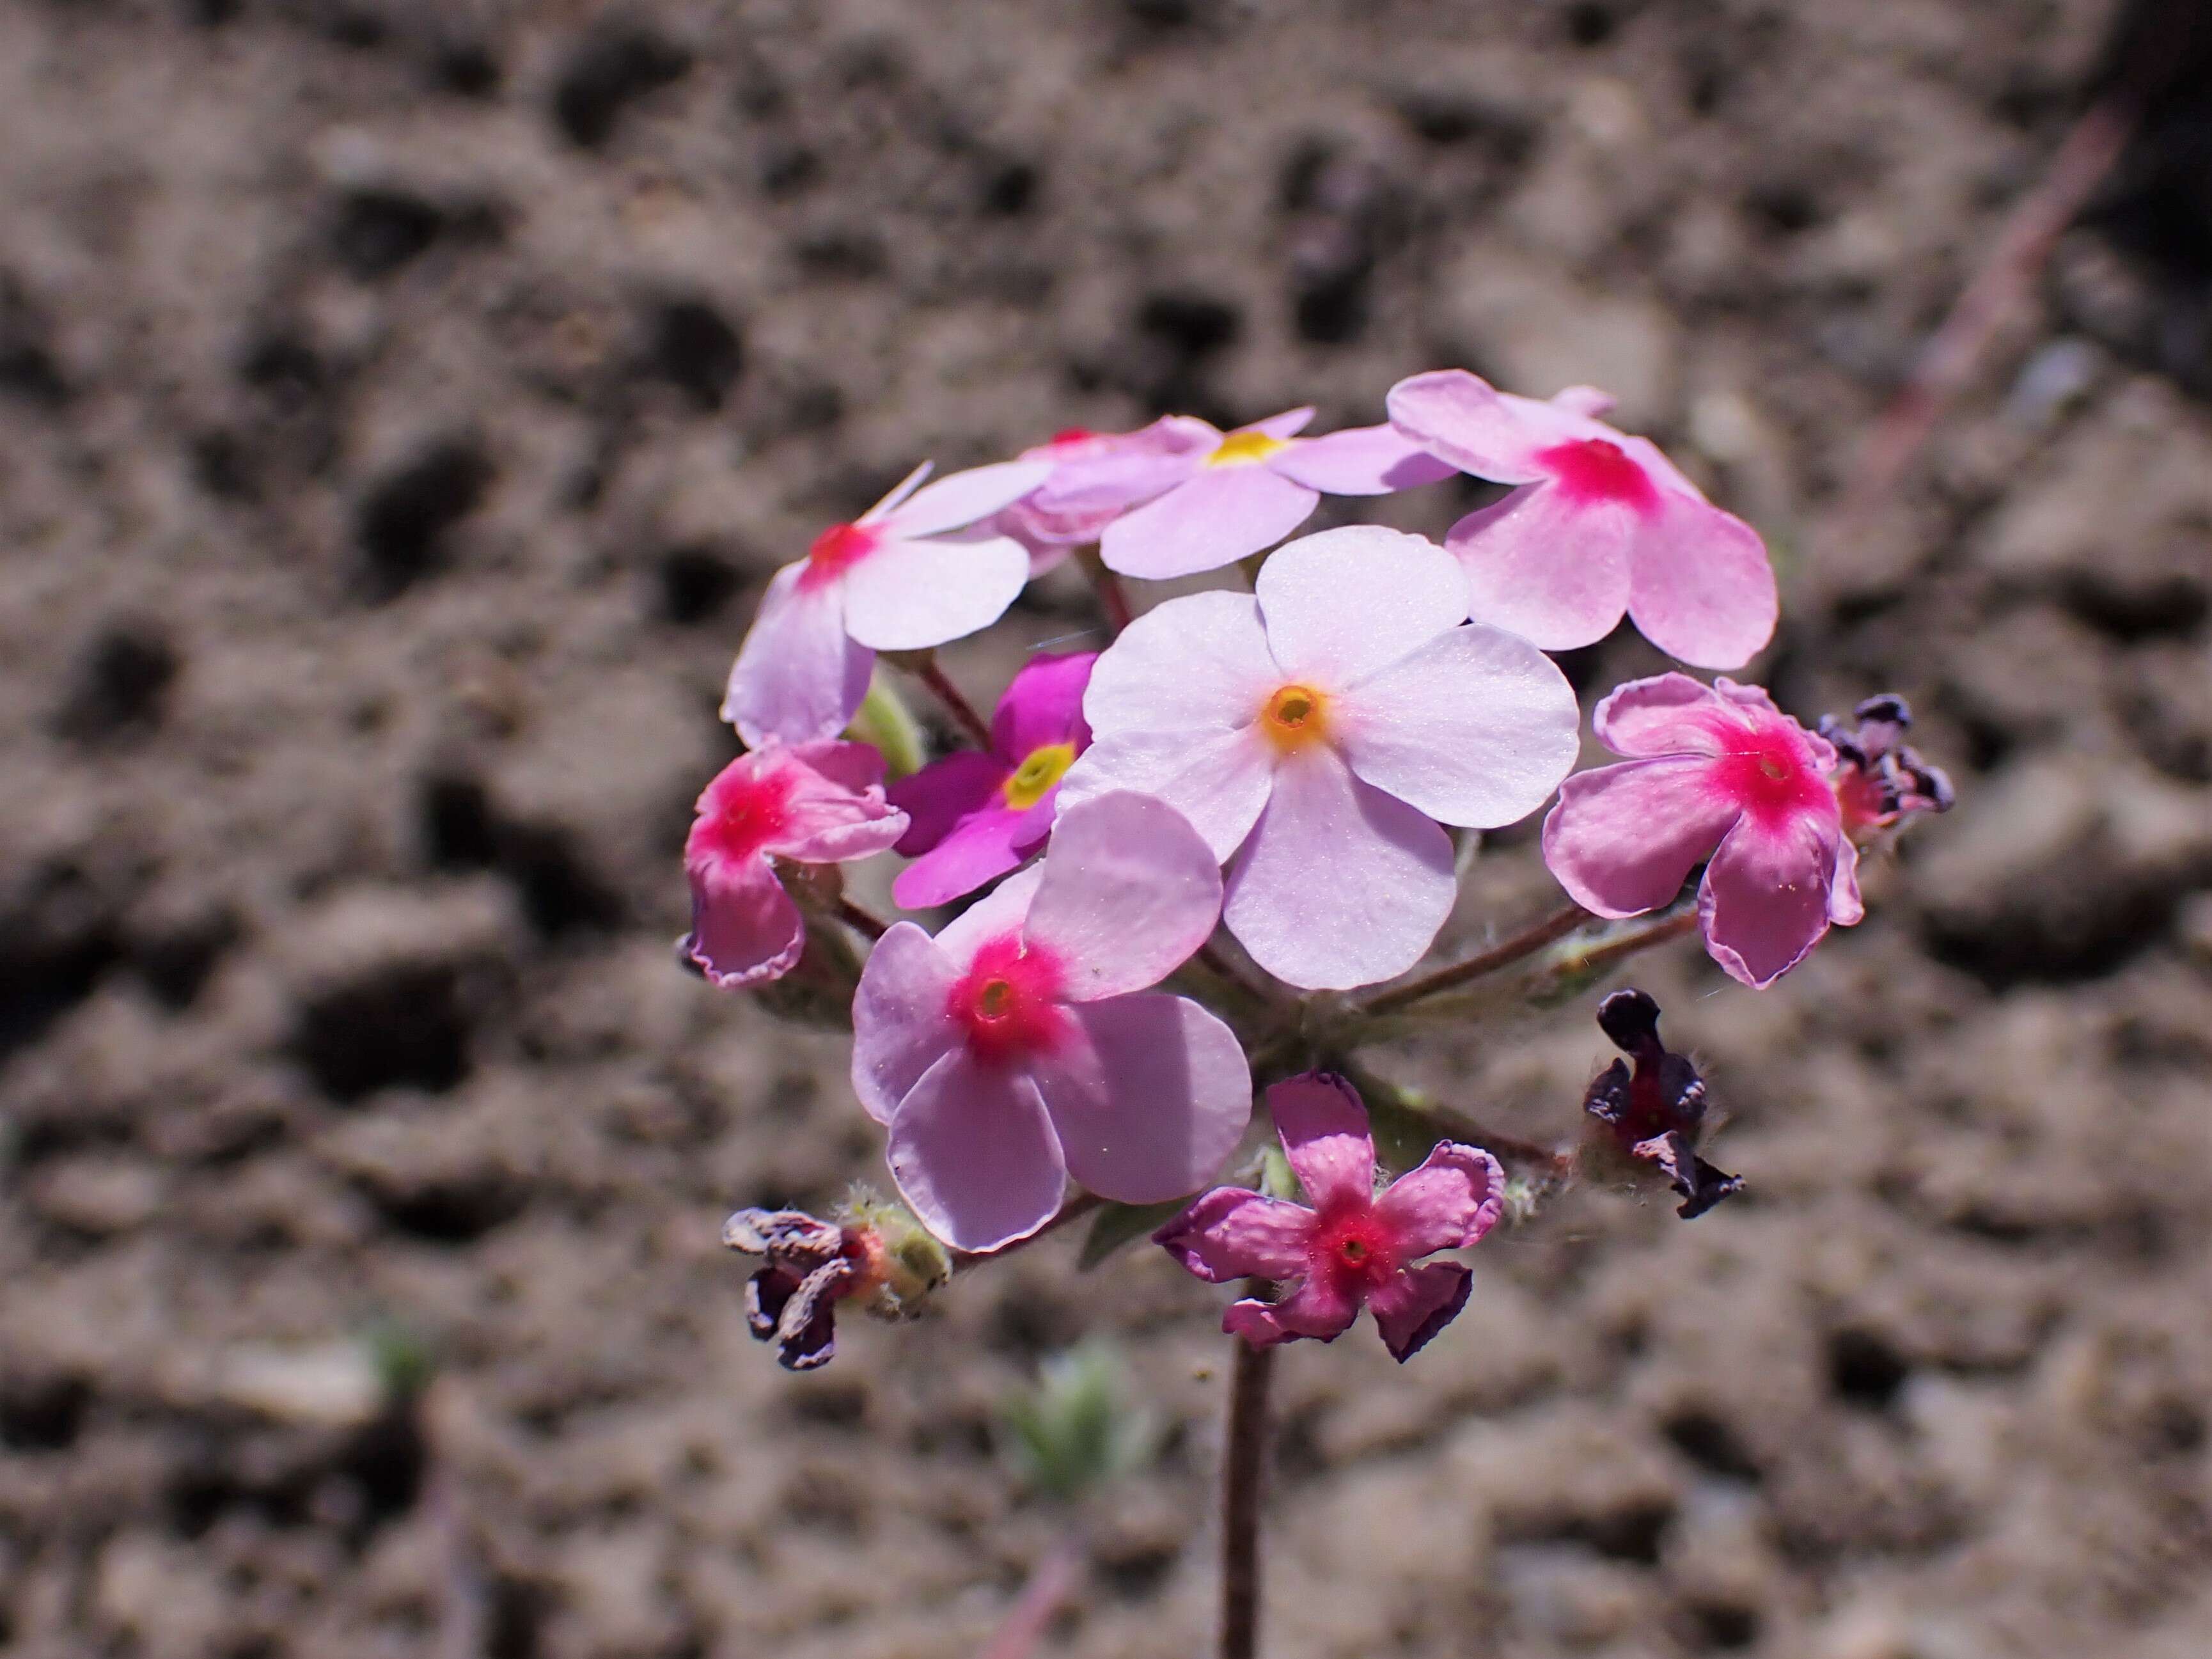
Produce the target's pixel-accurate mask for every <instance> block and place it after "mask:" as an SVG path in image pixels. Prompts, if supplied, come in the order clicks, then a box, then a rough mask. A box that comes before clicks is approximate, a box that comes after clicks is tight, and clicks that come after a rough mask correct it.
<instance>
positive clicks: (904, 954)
mask: <svg viewBox="0 0 2212 1659" xmlns="http://www.w3.org/2000/svg"><path fill="white" fill-rule="evenodd" d="M1220 908H1221V876H1220V872H1219V870H1218V868H1217V867H1216V864H1215V860H1214V857H1213V854H1212V853H1211V852H1210V851H1209V850H1208V849H1207V848H1206V843H1205V842H1203V841H1202V840H1200V838H1199V836H1198V834H1197V832H1196V831H1194V829H1192V828H1191V827H1190V825H1189V824H1188V823H1185V822H1184V821H1183V820H1182V817H1179V816H1178V815H1177V814H1176V811H1174V809H1173V808H1172V807H1170V806H1169V805H1166V804H1164V803H1163V802H1161V801H1158V800H1154V799H1149V798H1146V797H1144V796H1140V795H1133V794H1128V793H1117V794H1110V795H1104V796H1101V797H1100V798H1098V799H1095V800H1092V801H1090V802H1087V803H1086V804H1085V805H1081V806H1070V807H1068V808H1067V809H1066V811H1063V812H1062V813H1061V814H1060V821H1059V823H1057V825H1056V826H1055V827H1054V830H1053V835H1052V839H1051V842H1050V843H1049V845H1048V847H1047V848H1046V849H1045V856H1044V858H1043V860H1042V862H1040V863H1039V864H1038V865H1036V866H1035V867H1034V868H1032V869H1030V870H1024V871H1023V872H1020V873H1019V874H1017V875H1014V876H1011V877H1009V878H1007V879H1006V881H1005V882H1003V883H1001V884H1000V886H999V887H998V888H997V889H996V890H994V891H993V892H992V893H991V894H990V896H987V898H985V899H983V900H982V901H981V902H979V903H977V904H976V905H975V907H974V908H971V909H969V911H967V912H966V913H965V914H964V915H962V916H961V917H960V918H959V919H958V920H957V921H954V922H952V923H951V925H950V926H948V927H945V930H944V931H943V932H942V933H939V934H938V935H937V936H936V937H935V938H934V939H933V938H931V937H930V936H929V935H928V934H927V933H924V932H923V931H922V930H921V928H919V927H915V925H914V924H913V923H912V922H901V923H899V924H898V925H897V926H896V927H893V928H892V929H891V930H890V932H889V933H885V934H884V937H883V939H881V940H880V941H878V944H877V945H876V949H875V953H874V954H873V955H872V956H871V957H869V958H868V965H867V968H866V971H865V972H864V973H863V974H862V975H861V977H860V990H859V992H858V994H856V995H855V996H854V1001H853V1087H854V1091H856V1092H857V1093H858V1094H859V1096H860V1103H861V1104H862V1105H863V1106H865V1107H866V1109H867V1110H868V1112H869V1113H870V1115H872V1116H873V1117H874V1118H876V1120H877V1121H879V1122H882V1123H884V1124H886V1125H888V1126H889V1128H890V1166H891V1173H892V1175H893V1176H894V1177H895V1178H896V1181H897V1182H898V1186H899V1191H900V1193H901V1194H902V1195H903V1196H904V1197H905V1199H906V1200H907V1202H908V1205H909V1206H912V1208H913V1210H914V1212H915V1214H916V1215H918V1216H919V1217H921V1220H922V1223H923V1225H926V1226H927V1227H928V1228H929V1230H930V1231H932V1232H933V1233H935V1234H937V1236H938V1237H940V1238H942V1239H944V1240H945V1242H946V1243H949V1244H951V1245H952V1246H954V1247H955V1248H956V1249H963V1250H977V1251H981V1250H991V1249H997V1248H999V1247H1000V1245H1003V1244H1006V1243H1011V1242H1012V1241H1013V1240H1015V1239H1017V1238H1021V1237H1026V1236H1027V1235H1028V1234H1030V1233H1033V1232H1035V1231H1036V1230H1037V1229H1038V1228H1039V1227H1042V1225H1044V1224H1045V1223H1046V1222H1047V1221H1048V1220H1050V1219H1051V1218H1052V1215H1053V1212H1054V1211H1055V1210H1056V1209H1058V1207H1059V1206H1060V1199H1061V1196H1062V1194H1063V1191H1064V1188H1065V1186H1066V1177H1067V1176H1070V1175H1073V1176H1074V1178H1075V1179H1076V1180H1077V1181H1078V1182H1080V1183H1081V1184H1082V1185H1083V1186H1085V1187H1086V1188H1089V1189H1090V1190H1091V1191H1092V1192H1094V1193H1096V1194H1098V1195H1099V1196H1101V1197H1103V1198H1110V1199H1116V1200H1121V1201H1123V1202H1126V1203H1131V1204H1152V1203H1158V1202H1160V1201H1162V1200H1166V1199H1170V1198H1176V1197H1180V1196H1181V1195H1182V1194H1185V1193H1188V1192H1191V1191H1194V1190H1195V1189H1196V1188H1198V1187H1199V1186H1200V1185H1201V1184H1202V1183H1203V1182H1205V1180H1206V1177H1207V1176H1210V1175H1212V1173H1213V1171H1214V1170H1216V1169H1217V1168H1218V1167H1219V1165H1220V1164H1221V1161H1222V1159H1223V1158H1226V1157H1227V1156H1228V1155H1229V1152H1230V1151H1231V1149H1232V1148H1233V1147H1234V1146H1236V1144H1237V1139H1238V1137H1240V1136H1241V1135H1242V1134H1243V1133H1244V1126H1245V1124H1246V1123H1247V1122H1248V1121H1249V1119H1250V1117H1251V1112H1252V1079H1251V1073H1250V1070H1249V1067H1248V1066H1246V1064H1245V1060H1244V1052H1243V1049H1242V1048H1240V1047H1238V1045H1237V1039H1236V1037H1235V1036H1234V1035H1233V1034H1231V1031H1230V1030H1229V1028H1228V1027H1227V1026H1226V1025H1225V1024H1222V1023H1221V1021H1220V1020H1218V1019H1217V1018H1215V1017H1214V1016H1213V1015H1212V1014H1211V1013H1208V1012H1206V1010H1205V1009H1203V1008H1201V1007H1200V1006H1198V1004H1196V1003H1195V1002H1193V1001H1191V1000H1188V998H1185V997H1180V996H1175V995H1172V994H1164V993H1158V992H1153V991H1151V990H1150V989H1149V987H1152V986H1153V985H1156V984H1158V982H1159V981H1161V980H1162V979H1164V978H1165V977H1166V976H1167V975H1169V974H1170V973H1171V972H1173V971H1174V969H1176V968H1177V967H1178V966H1180V965H1181V964H1182V963H1183V962H1184V961H1185V960H1186V959H1187V958H1188V957H1189V956H1190V955H1191V954H1192V953H1193V952H1194V951H1196V950H1197V949H1198V948H1199V946H1200V945H1203V944H1204V943H1205V942H1206V938H1207V936H1208V935H1209V934H1211V933H1212V931H1213V926H1214V922H1215V920H1216V918H1217V917H1218V915H1219V914H1220Z"/></svg>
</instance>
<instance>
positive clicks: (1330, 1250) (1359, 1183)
mask: <svg viewBox="0 0 2212 1659" xmlns="http://www.w3.org/2000/svg"><path fill="white" fill-rule="evenodd" d="M1267 1109H1268V1110H1269V1111H1270V1112H1271V1113H1273V1115H1274V1119H1275V1132H1276V1133H1277V1134H1279V1135H1280V1136H1281V1137H1282V1141H1283V1152H1284V1155H1285V1157H1286V1158H1289V1160H1290V1164H1291V1169H1292V1170H1295V1171H1296V1172H1297V1177H1298V1182H1299V1184H1300V1185H1301V1186H1303V1187H1304V1188H1305V1191H1306V1196H1307V1198H1309V1199H1310V1200H1312V1207H1311V1208H1308V1207H1307V1206H1304V1205H1303V1204H1291V1203H1286V1202H1285V1201H1284V1200H1280V1199H1273V1198H1263V1197H1261V1195H1260V1194H1258V1193H1255V1192H1250V1191H1248V1190H1246V1189H1245V1188H1242V1187H1216V1188H1214V1189H1213V1190H1212V1192H1210V1193H1208V1194H1206V1195H1205V1196H1204V1197H1203V1198H1201V1199H1200V1200H1198V1201H1197V1202H1196V1203H1195V1204H1194V1205H1192V1206H1190V1208H1188V1210H1185V1211H1184V1212H1182V1214H1181V1215H1179V1216H1177V1217H1176V1218H1175V1219H1174V1220H1173V1221H1170V1223H1168V1225H1166V1226H1164V1227H1163V1228H1161V1229H1160V1230H1159V1231H1158V1232H1157V1233H1155V1234H1153V1235H1152V1237H1153V1240H1154V1242H1155V1243H1158V1244H1160V1245H1161V1246H1163V1247H1164V1249H1166V1250H1167V1251H1168V1253H1169V1254H1170V1255H1172V1256H1174V1257H1175V1259H1176V1261H1180V1262H1182V1265H1183V1266H1184V1267H1188V1269H1190V1271H1191V1272H1192V1273H1196V1274H1197V1275H1198V1276H1199V1277H1200V1279H1206V1280H1207V1281H1208V1282H1209V1283H1212V1284H1216V1285H1218V1284H1220V1283H1222V1282H1223V1281H1224V1280H1225V1279H1274V1280H1277V1281H1279V1283H1281V1284H1282V1285H1285V1286H1286V1287H1287V1294H1285V1296H1284V1297H1283V1298H1282V1299H1281V1300H1280V1301H1279V1302H1275V1303H1272V1304H1270V1303H1266V1302H1259V1301H1244V1302H1239V1303H1237V1304H1235V1305H1234V1306H1232V1307H1231V1308H1230V1310H1228V1312H1227V1313H1226V1314H1225V1315H1224V1316H1222V1320H1221V1328H1222V1329H1223V1330H1225V1331H1227V1332H1229V1333H1230V1334H1231V1335H1235V1336H1242V1337H1243V1339H1244V1340H1246V1341H1248V1342H1249V1343H1250V1344H1251V1345H1252V1346H1254V1347H1255V1348H1264V1347H1267V1346H1271V1345H1273V1344H1274V1343H1277V1342H1284V1341H1288V1340H1291V1338H1293V1337H1300V1336H1310V1337H1315V1338H1317V1339H1319V1340H1321V1341H1323V1342H1331V1341H1334V1340H1336V1339H1337V1338H1338V1337H1340V1336H1341V1335H1343V1334H1344V1333H1345V1332H1346V1331H1347V1330H1349V1329H1351V1328H1352V1321H1353V1319H1355V1318H1356V1317H1358V1313H1359V1309H1360V1306H1361V1304H1363V1303H1364V1304H1366V1306H1367V1307H1369V1308H1370V1309H1371V1310H1373V1311H1374V1315H1375V1325H1376V1329H1378V1330H1379V1331H1381V1332H1382V1334H1383V1346H1386V1347H1388V1348H1389V1350H1390V1352H1391V1355H1392V1357H1393V1358H1395V1359H1396V1360H1398V1362H1399V1363H1400V1364H1404V1363H1405V1361H1407V1360H1408V1359H1410V1358H1413V1355H1414V1354H1415V1353H1416V1352H1419V1349H1420V1347H1421V1346H1422V1345H1423V1344H1424V1343H1425V1342H1426V1341H1427V1340H1429V1339H1430V1338H1431V1337H1432V1336H1434V1335H1435V1334H1437V1332H1438V1331H1440V1330H1442V1329H1443V1328H1444V1327H1445V1326H1446V1325H1449V1323H1451V1322H1452V1319H1453V1318H1454V1316H1456V1315H1457V1314H1458V1312H1459V1310H1461V1309H1462V1307H1464V1306H1466V1305H1467V1292H1468V1284H1469V1282H1470V1279H1471V1275H1470V1274H1469V1273H1468V1270H1467V1269H1466V1268H1465V1267H1462V1266H1461V1265H1460V1264H1459V1263H1457V1262H1455V1261H1432V1262H1430V1263H1428V1264H1427V1265H1426V1266H1424V1267H1416V1266H1415V1265H1414V1264H1415V1263H1416V1262H1418V1261H1420V1260H1421V1258H1422V1257H1424V1256H1427V1255H1435V1254H1436V1253H1437V1251H1438V1250H1455V1249H1463V1248H1464V1247H1466V1246H1467V1245H1469V1244H1473V1243H1476V1242H1477V1241H1478V1240H1480V1238H1481V1237H1482V1236H1483V1235H1484V1234H1485V1233H1486V1232H1488V1231H1490V1230H1491V1228H1492V1227H1493V1226H1495V1225H1497V1223H1498V1215H1499V1212H1500V1211H1501V1210H1502V1208H1503V1206H1504V1186H1505V1178H1504V1173H1503V1171H1501V1170H1499V1169H1498V1160H1497V1159H1495V1158H1492V1157H1491V1155H1490V1154H1489V1153H1488V1152H1484V1151H1483V1150H1482V1149H1481V1148H1480V1147H1478V1146H1461V1145H1459V1144H1458V1143H1457V1142H1455V1141H1445V1142H1443V1144H1442V1145H1440V1146H1437V1148H1436V1149H1435V1150H1434V1151H1433V1152H1431V1153H1430V1154H1429V1156H1428V1158H1427V1160H1426V1161H1425V1162H1424V1163H1423V1164H1421V1166H1420V1168H1419V1169H1417V1170H1411V1171H1409V1172H1408V1173H1407V1174H1405V1175H1402V1176H1399V1177H1398V1179H1397V1180H1395V1181H1394V1182H1391V1183H1390V1185H1389V1187H1388V1188H1385V1189H1384V1190H1383V1192H1382V1193H1381V1194H1379V1195H1378V1194H1376V1190H1375V1142H1374V1140H1373V1139H1372V1138H1371V1137H1370V1134H1369V1133H1368V1128H1367V1109H1366V1108H1365V1107H1364V1105H1362V1104H1361V1103H1360V1100H1359V1097H1358V1094H1356V1093H1354V1092H1353V1091H1352V1085H1350V1084H1348V1083H1346V1081H1345V1080H1344V1079H1342V1078H1340V1077H1332V1076H1329V1075H1328V1074H1326V1073H1307V1074H1306V1075H1305V1076H1304V1077H1297V1078H1292V1079H1291V1080H1290V1081H1289V1082H1287V1083H1278V1084H1277V1085H1275V1086H1274V1087H1273V1088H1272V1089H1270V1090H1268V1091H1267Z"/></svg>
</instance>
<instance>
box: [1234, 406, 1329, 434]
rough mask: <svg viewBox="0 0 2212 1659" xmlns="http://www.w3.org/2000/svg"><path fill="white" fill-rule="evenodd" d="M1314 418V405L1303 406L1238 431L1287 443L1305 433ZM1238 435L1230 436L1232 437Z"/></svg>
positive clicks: (1239, 428)
mask: <svg viewBox="0 0 2212 1659" xmlns="http://www.w3.org/2000/svg"><path fill="white" fill-rule="evenodd" d="M1313 417H1314V410H1313V405H1312V404H1299V405H1298V407H1297V408H1296V409H1286V410H1284V411H1283V412H1282V413H1281V414H1279V415H1270V416H1267V419H1266V420H1264V421H1255V422H1252V424H1251V425H1249V426H1240V427H1238V428H1237V432H1257V433H1259V434H1261V435H1263V436H1265V437H1269V438H1273V439H1274V440H1275V441H1277V442H1278V443H1285V442H1288V441H1290V440H1291V439H1292V438H1295V437H1297V435H1298V434H1299V433H1301V432H1303V431H1304V430H1305V429H1306V425H1307V423H1308V422H1310V421H1311V420H1312V419H1313ZM1236 435H1237V434H1236V433H1231V434H1230V436H1231V437H1234V436H1236Z"/></svg>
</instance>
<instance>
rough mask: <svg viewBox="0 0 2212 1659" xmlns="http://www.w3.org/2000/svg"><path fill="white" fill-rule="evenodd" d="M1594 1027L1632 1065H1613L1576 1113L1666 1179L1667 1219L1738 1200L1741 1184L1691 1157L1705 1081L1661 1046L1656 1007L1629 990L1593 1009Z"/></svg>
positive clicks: (1701, 1121) (1694, 1214)
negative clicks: (1673, 1205)
mask: <svg viewBox="0 0 2212 1659" xmlns="http://www.w3.org/2000/svg"><path fill="white" fill-rule="evenodd" d="M1597 1023H1598V1025H1599V1027H1600V1028H1601V1030H1603V1031H1604V1032H1605V1034H1606V1036H1608V1037H1611V1038H1612V1039H1613V1046H1614V1047H1616V1048H1620V1049H1621V1050H1622V1051H1623V1052H1625V1053H1626V1054H1629V1055H1631V1056H1632V1057H1633V1059H1634V1060H1635V1062H1636V1065H1635V1069H1634V1070H1633V1071H1632V1070H1630V1068H1629V1066H1628V1063H1627V1062H1626V1061H1625V1060H1614V1061H1613V1064H1612V1065H1610V1066H1607V1067H1606V1068H1605V1070H1604V1071H1602V1072H1601V1073H1598V1075H1597V1077H1596V1079H1595V1080H1594V1081H1593V1082H1592V1083H1591V1084H1590V1086H1589V1093H1588V1094H1587V1095H1586V1096H1585V1097H1583V1110H1584V1111H1586V1112H1588V1113H1589V1115H1590V1116H1591V1117H1592V1118H1594V1119H1595V1120H1596V1121H1598V1122H1599V1123H1601V1124H1602V1125H1604V1126H1605V1129H1606V1132H1607V1137H1608V1139H1610V1140H1611V1141H1612V1142H1613V1145H1614V1146H1615V1147H1616V1148H1617V1150H1618V1151H1620V1152H1621V1153H1623V1154H1625V1155H1626V1157H1628V1158H1631V1159H1632V1160H1634V1161H1635V1162H1636V1163H1638V1164H1644V1165H1645V1166H1647V1167H1649V1168H1650V1169H1653V1170H1657V1171H1658V1172H1659V1173H1660V1174H1661V1175H1662V1176H1665V1177H1666V1178H1667V1181H1668V1184H1669V1185H1670V1186H1672V1187H1673V1188H1674V1190H1675V1191H1676V1192H1677V1193H1679V1194H1680V1195H1681V1199H1682V1202H1681V1206H1680V1208H1678V1209H1677V1210H1676V1211H1675V1212H1674V1213H1675V1214H1676V1215H1679V1216H1680V1217H1681V1218H1682V1219H1683V1220H1685V1221H1689V1220H1692V1219H1694V1218H1697V1217H1699V1216H1701V1215H1703V1214H1704V1213H1705V1212H1706V1211H1707V1210H1710V1209H1711V1208H1712V1207H1713V1206H1714V1205H1716V1204H1717V1203H1719V1202H1720V1201H1721V1200H1723V1199H1724V1198H1729V1197H1732V1196H1733V1195H1734V1194H1737V1193H1740V1192H1741V1191H1742V1190H1743V1182H1742V1180H1741V1177H1739V1176H1732V1175H1729V1173H1727V1172H1726V1171H1725V1170H1719V1169H1716V1168H1715V1167H1714V1166H1713V1165H1712V1164H1708V1163H1706V1162H1705V1159H1704V1158H1699V1156H1698V1153H1697V1144H1698V1133H1699V1129H1700V1128H1701V1127H1702V1126H1703V1124H1704V1122H1705V1079H1703V1078H1701V1077H1699V1075H1698V1068H1697V1067H1696V1066H1692V1064H1691V1063H1690V1061H1689V1060H1688V1059H1687V1058H1686V1056H1684V1055H1681V1054H1670V1053H1668V1050H1667V1049H1666V1048H1665V1047H1664V1046H1662V1044H1661V1042H1660V1041H1659V1005H1658V1004H1657V1003H1656V1002H1655V1001H1653V1000H1651V998H1650V995H1649V994H1646V993H1644V992H1643V991H1638V990H1636V989H1633V988H1629V989H1626V990H1620V991H1615V992H1614V993H1613V994H1612V995H1611V996H1609V997H1607V998H1606V1000H1604V1001H1603V1002H1601V1003H1600V1004H1599V1005H1598V1010H1597Z"/></svg>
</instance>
